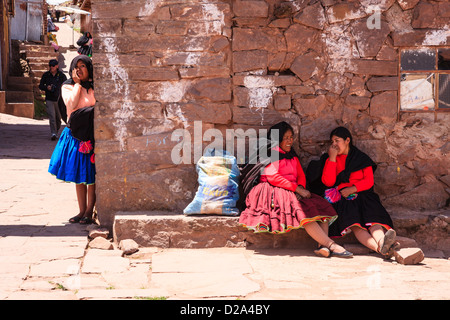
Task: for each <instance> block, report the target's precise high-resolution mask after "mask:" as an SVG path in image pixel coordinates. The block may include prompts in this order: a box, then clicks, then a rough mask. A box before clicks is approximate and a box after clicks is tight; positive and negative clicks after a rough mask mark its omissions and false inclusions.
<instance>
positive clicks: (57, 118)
mask: <svg viewBox="0 0 450 320" xmlns="http://www.w3.org/2000/svg"><path fill="white" fill-rule="evenodd" d="M48 66H49V71H47V72H45V73H44V74H43V75H42V78H41V81H40V83H39V89H41V90H42V91H45V105H46V107H47V114H48V120H49V124H50V133H51V139H52V140H56V137H57V135H58V131H59V129H60V128H61V114H60V112H59V108H58V98H59V95H60V94H61V86H62V84H63V83H64V81H66V80H67V77H66V75H65V74H64V73H63V72H62V71H60V70H59V69H58V60H56V59H52V60H50V61H49V63H48Z"/></svg>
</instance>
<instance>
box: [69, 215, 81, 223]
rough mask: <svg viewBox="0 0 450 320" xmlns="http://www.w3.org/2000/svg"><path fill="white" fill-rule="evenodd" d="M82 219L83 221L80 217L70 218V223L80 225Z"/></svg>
mask: <svg viewBox="0 0 450 320" xmlns="http://www.w3.org/2000/svg"><path fill="white" fill-rule="evenodd" d="M81 219H83V218H82V217H80V216H75V217H72V218H70V219H69V222H70V223H78V222H80V220H81Z"/></svg>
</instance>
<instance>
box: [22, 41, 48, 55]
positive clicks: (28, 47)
mask: <svg viewBox="0 0 450 320" xmlns="http://www.w3.org/2000/svg"><path fill="white" fill-rule="evenodd" d="M19 50H21V51H26V52H30V51H35V52H45V53H54V52H55V49H53V47H52V46H50V45H45V44H43V43H42V44H31V43H21V44H20V45H19Z"/></svg>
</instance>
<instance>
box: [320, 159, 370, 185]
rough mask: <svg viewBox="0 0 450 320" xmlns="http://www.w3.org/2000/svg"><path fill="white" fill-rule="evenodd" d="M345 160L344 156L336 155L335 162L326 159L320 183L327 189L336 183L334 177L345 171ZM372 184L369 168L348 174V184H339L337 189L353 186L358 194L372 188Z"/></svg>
mask: <svg viewBox="0 0 450 320" xmlns="http://www.w3.org/2000/svg"><path fill="white" fill-rule="evenodd" d="M346 159H347V155H346V154H342V155H338V156H337V157H336V162H333V161H330V159H329V158H328V159H327V161H326V162H325V167H324V168H323V173H322V182H323V183H324V184H325V185H326V186H327V187H332V186H334V184H335V183H336V177H337V176H338V174H339V173H340V172H341V171H342V170H344V169H345V160H346ZM373 183H374V180H373V170H372V167H371V166H368V167H367V168H364V169H362V170H358V171H355V172H352V173H350V179H349V182H346V183H341V184H339V185H338V186H337V188H338V189H339V190H340V189H343V188H347V187H351V186H355V187H356V190H357V191H358V192H360V191H364V190H369V189H370V188H372V186H373Z"/></svg>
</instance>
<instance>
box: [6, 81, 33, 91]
mask: <svg viewBox="0 0 450 320" xmlns="http://www.w3.org/2000/svg"><path fill="white" fill-rule="evenodd" d="M24 79H31V78H24ZM7 90H9V91H29V92H31V91H33V83H32V82H29V81H27V82H22V83H20V82H17V83H11V82H9V81H8V89H7Z"/></svg>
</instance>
